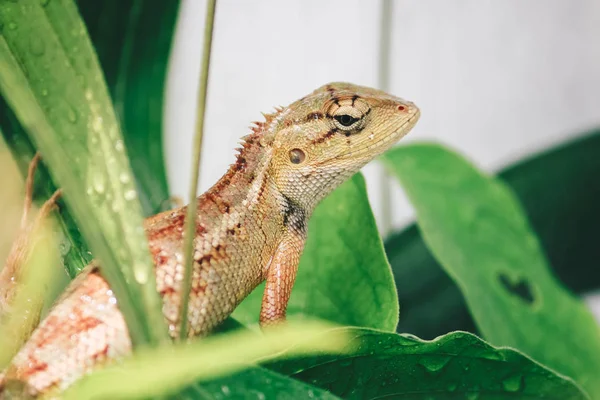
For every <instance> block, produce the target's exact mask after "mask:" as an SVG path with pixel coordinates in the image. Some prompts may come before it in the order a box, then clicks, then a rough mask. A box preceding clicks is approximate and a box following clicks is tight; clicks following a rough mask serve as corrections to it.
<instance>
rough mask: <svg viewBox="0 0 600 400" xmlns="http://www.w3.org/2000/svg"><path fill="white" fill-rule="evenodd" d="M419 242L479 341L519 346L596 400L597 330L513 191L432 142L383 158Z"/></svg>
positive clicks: (599, 365) (598, 384)
mask: <svg viewBox="0 0 600 400" xmlns="http://www.w3.org/2000/svg"><path fill="white" fill-rule="evenodd" d="M383 159H384V163H385V165H386V166H387V167H388V168H389V169H390V170H391V171H392V172H393V174H395V175H396V176H397V177H398V178H399V179H400V181H401V183H402V186H403V188H404V189H405V191H406V193H407V194H408V197H409V198H410V200H411V203H412V204H413V206H414V207H415V210H416V211H417V220H418V223H419V227H420V229H421V231H422V232H423V237H424V239H425V242H426V243H427V244H428V246H429V248H430V249H431V250H432V252H433V254H434V255H435V256H436V258H437V259H438V260H439V261H440V263H441V264H442V265H443V266H444V268H445V269H446V271H447V272H448V274H450V276H451V277H452V278H453V279H454V280H455V281H456V282H457V284H458V286H459V287H460V289H461V291H462V293H463V295H464V296H465V299H466V301H467V304H468V305H469V308H470V310H471V312H472V314H473V316H474V318H475V321H476V322H477V325H478V327H479V328H480V330H481V332H482V333H483V335H484V336H485V337H486V338H487V339H488V340H490V341H491V342H492V343H494V344H496V345H503V346H512V347H515V348H518V349H520V350H522V351H524V352H526V353H527V354H529V355H531V356H532V357H534V358H535V359H537V360H539V361H541V362H542V363H544V364H545V365H548V366H549V367H551V368H554V369H556V370H557V371H559V372H561V373H563V374H565V375H567V376H571V377H573V378H574V379H575V380H576V381H577V382H579V384H581V385H582V386H583V387H584V388H585V389H586V390H588V391H589V393H590V394H592V395H593V396H594V397H597V396H598V395H600V382H598V381H597V379H596V371H599V370H600V330H599V328H598V325H597V324H596V322H595V321H594V319H593V317H592V315H591V314H590V312H589V311H588V310H587V308H586V307H585V306H584V305H583V303H581V302H580V301H579V300H578V299H577V298H575V297H573V296H572V295H571V294H570V293H568V292H567V291H566V290H564V289H563V288H562V286H560V284H559V283H558V282H557V281H556V280H555V279H554V277H553V276H552V275H551V274H550V271H549V270H548V266H547V263H546V260H545V257H544V255H543V252H542V249H541V247H540V244H539V242H538V240H537V238H536V237H535V235H534V233H533V232H532V230H531V228H530V227H529V224H528V222H527V220H526V218H525V215H524V213H523V211H522V209H521V207H520V205H519V203H518V201H517V199H516V198H515V197H514V196H513V194H512V192H511V191H510V190H509V189H508V188H507V187H506V186H505V185H504V184H503V183H501V182H500V181H498V180H497V179H494V178H490V177H487V176H485V175H483V174H482V173H480V172H479V171H478V170H477V169H475V168H473V167H472V166H471V165H470V164H469V163H468V162H466V161H465V160H464V159H463V158H461V157H460V156H458V155H456V154H455V153H452V152H450V151H448V150H446V149H444V148H443V147H441V146H439V145H434V144H420V145H411V146H406V147H400V148H397V149H394V150H393V151H390V152H388V153H386V154H385V155H384V158H383Z"/></svg>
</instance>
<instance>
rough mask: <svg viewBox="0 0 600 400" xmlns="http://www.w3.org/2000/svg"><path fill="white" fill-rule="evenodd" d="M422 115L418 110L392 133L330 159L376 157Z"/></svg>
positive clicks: (402, 135)
mask: <svg viewBox="0 0 600 400" xmlns="http://www.w3.org/2000/svg"><path fill="white" fill-rule="evenodd" d="M420 116H421V112H420V111H419V110H417V111H416V112H415V113H414V114H413V115H411V116H410V118H408V119H407V120H406V121H404V123H402V125H400V127H398V128H397V129H395V130H393V131H392V132H391V133H389V134H387V135H384V136H382V137H380V138H378V139H377V140H374V141H372V142H370V143H369V144H368V145H366V146H361V147H359V148H357V149H356V150H354V151H349V152H344V153H343V154H340V155H338V156H336V157H334V158H332V159H330V160H329V161H333V160H336V161H337V160H345V159H362V158H363V157H364V158H369V159H371V158H374V157H375V156H377V155H379V154H381V153H383V152H384V151H386V150H387V149H389V148H390V147H392V146H393V145H394V144H395V143H396V142H397V141H399V140H400V139H402V138H403V137H404V136H406V134H408V132H410V130H411V129H412V128H413V127H414V126H415V124H416V123H417V121H418V120H419V117H420Z"/></svg>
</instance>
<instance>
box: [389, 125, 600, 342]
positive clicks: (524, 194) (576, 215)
mask: <svg viewBox="0 0 600 400" xmlns="http://www.w3.org/2000/svg"><path fill="white" fill-rule="evenodd" d="M598 154H600V132H598V131H594V132H590V133H588V134H587V135H585V136H584V137H583V138H580V139H577V140H574V141H571V142H567V143H564V144H561V145H559V146H557V147H553V148H551V149H549V150H547V151H544V152H543V153H541V154H537V155H533V156H530V157H529V158H527V159H525V160H523V161H520V162H518V163H516V164H514V165H512V166H510V167H508V168H506V169H505V170H503V171H501V172H500V173H499V174H498V177H499V178H501V179H502V180H503V181H504V182H506V184H508V186H510V187H511V188H512V190H514V192H515V194H516V196H517V197H518V198H519V201H520V202H521V204H522V205H523V208H524V210H525V212H526V214H527V217H528V219H529V221H530V222H531V225H532V228H533V230H534V231H535V232H536V233H537V235H538V237H539V239H540V242H541V244H542V247H543V249H544V253H545V254H546V255H547V257H548V261H549V262H550V266H551V267H552V270H553V272H554V273H555V274H556V275H557V276H558V278H559V279H560V280H561V281H562V282H563V284H565V285H566V286H567V287H568V288H569V289H571V290H573V291H575V292H577V293H582V292H585V291H588V290H593V289H598V288H600V269H598V268H597V265H598V260H599V259H600V246H598V240H597V235H596V232H597V230H598V226H600V207H598V199H599V198H600V179H598V176H599V175H600V157H598ZM557 188H560V190H557ZM385 248H386V253H387V255H388V257H389V260H390V264H391V265H392V270H393V272H394V278H395V281H396V287H397V289H398V297H399V299H400V304H401V305H402V319H401V320H400V323H399V324H398V331H399V332H410V333H413V334H415V335H417V336H420V337H424V338H434V337H436V336H438V335H441V334H443V333H445V332H448V331H452V330H467V331H470V332H476V328H475V324H474V322H473V319H472V317H471V315H470V314H469V310H468V309H467V306H466V304H465V301H464V299H463V296H462V294H461V293H460V290H459V289H458V287H457V286H456V284H455V283H454V282H453V281H452V279H450V277H448V275H447V274H446V273H445V272H444V271H443V269H442V268H441V267H440V265H439V263H438V262H437V261H436V260H435V258H434V257H433V255H432V254H431V252H430V251H429V250H428V249H427V246H426V245H425V243H424V242H423V239H422V237H421V234H420V233H419V231H418V229H417V226H416V225H412V226H410V227H409V228H407V229H406V230H404V231H402V232H399V233H396V234H393V235H392V236H390V237H389V238H387V239H386V241H385Z"/></svg>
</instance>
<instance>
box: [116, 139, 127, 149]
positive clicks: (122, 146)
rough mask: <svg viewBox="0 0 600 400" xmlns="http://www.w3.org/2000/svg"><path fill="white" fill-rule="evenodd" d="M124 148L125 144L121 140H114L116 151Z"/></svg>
mask: <svg viewBox="0 0 600 400" xmlns="http://www.w3.org/2000/svg"><path fill="white" fill-rule="evenodd" d="M124 149H125V145H124V144H123V141H122V140H117V141H116V142H115V150H116V151H123V150H124Z"/></svg>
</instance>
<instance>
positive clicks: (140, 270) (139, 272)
mask: <svg viewBox="0 0 600 400" xmlns="http://www.w3.org/2000/svg"><path fill="white" fill-rule="evenodd" d="M133 271H134V272H133V275H134V277H135V280H136V282H137V283H139V284H140V285H145V284H146V283H147V282H148V272H147V271H146V266H145V265H144V264H138V265H137V266H135V265H134V268H133Z"/></svg>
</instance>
